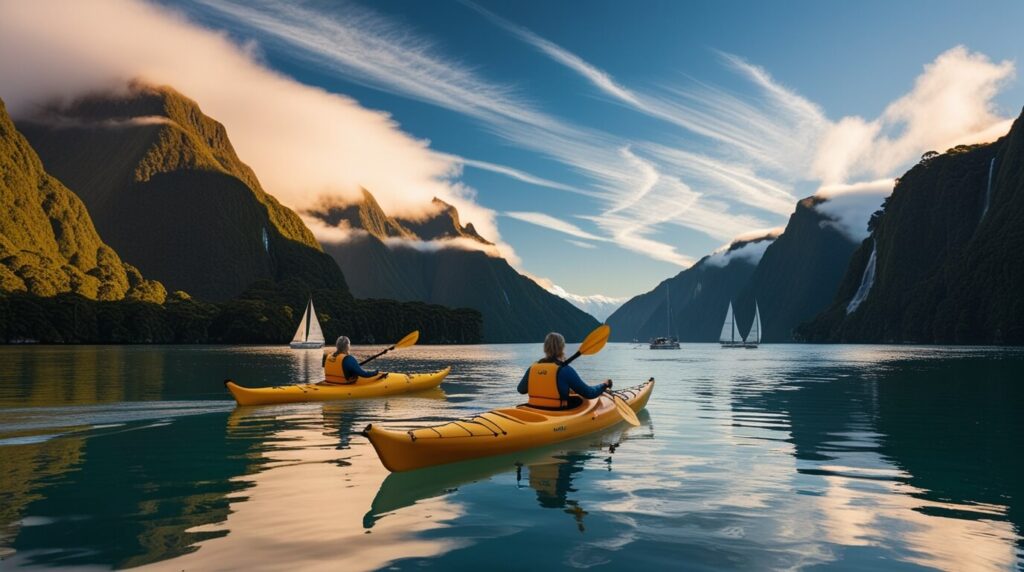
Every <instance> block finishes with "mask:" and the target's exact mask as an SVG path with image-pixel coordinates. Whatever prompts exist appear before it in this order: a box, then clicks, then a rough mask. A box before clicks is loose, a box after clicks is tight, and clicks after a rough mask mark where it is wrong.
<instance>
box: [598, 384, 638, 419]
mask: <svg viewBox="0 0 1024 572" xmlns="http://www.w3.org/2000/svg"><path fill="white" fill-rule="evenodd" d="M604 395H607V396H608V397H609V398H610V399H611V400H612V403H614V404H615V410H616V411H618V412H619V415H621V416H622V419H623V420H624V421H625V422H626V423H629V424H630V425H632V426H633V427H639V426H640V419H638V418H637V416H636V411H633V408H632V407H630V406H629V404H628V403H626V400H625V399H623V398H621V397H619V396H618V394H615V393H612V392H611V391H610V390H609V391H606V392H605V393H604Z"/></svg>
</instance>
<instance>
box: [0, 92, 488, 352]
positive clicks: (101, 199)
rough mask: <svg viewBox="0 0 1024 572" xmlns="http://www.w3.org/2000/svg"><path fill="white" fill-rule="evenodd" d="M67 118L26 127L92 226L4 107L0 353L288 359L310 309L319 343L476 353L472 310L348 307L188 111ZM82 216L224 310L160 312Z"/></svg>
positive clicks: (296, 222)
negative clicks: (165, 348) (39, 346)
mask: <svg viewBox="0 0 1024 572" xmlns="http://www.w3.org/2000/svg"><path fill="white" fill-rule="evenodd" d="M63 111H65V112H73V113H75V114H76V115H75V117H76V118H77V119H78V121H77V122H75V123H72V124H62V127H61V128H54V127H51V126H49V125H47V124H40V123H35V124H33V123H26V124H24V125H26V126H27V128H28V130H29V131H30V132H32V133H33V134H34V137H33V138H34V139H35V141H36V142H37V144H39V145H40V147H41V148H43V149H44V150H45V154H46V156H47V157H48V161H47V165H48V166H49V165H53V166H55V167H56V169H57V170H58V171H59V172H60V173H61V176H62V177H63V178H64V179H65V180H68V181H72V182H74V183H75V184H76V190H77V189H80V190H81V191H82V193H83V195H84V196H86V197H87V201H86V202H87V203H88V206H89V209H90V211H88V212H87V211H86V205H84V204H83V202H82V201H81V200H79V198H78V197H77V196H76V195H75V194H74V193H73V192H71V190H69V189H68V188H67V187H65V186H64V185H63V184H62V183H61V182H60V181H58V180H57V179H56V178H54V177H52V176H50V175H49V174H48V173H47V172H46V171H45V170H44V168H43V164H42V163H41V162H40V159H39V157H38V156H37V155H36V153H35V151H34V150H33V148H32V147H31V146H30V145H29V143H28V142H27V141H26V140H25V138H24V137H22V135H21V134H20V133H19V132H18V131H17V130H16V129H15V127H14V125H13V123H11V121H10V120H9V118H8V117H7V115H6V112H4V110H3V107H2V105H0V167H3V169H2V173H3V181H2V182H3V186H2V188H0V190H2V195H0V198H2V201H3V203H2V206H3V207H4V213H5V214H4V216H3V217H2V218H0V231H2V232H0V340H3V341H6V342H19V341H39V342H47V343H209V342H214V343H242V342H245V343H286V342H287V341H289V340H290V339H291V337H292V335H293V333H294V331H295V327H296V325H297V323H298V321H299V315H300V313H301V311H302V308H304V307H305V304H306V300H307V299H308V296H309V295H311V294H312V295H313V296H314V298H315V300H316V306H317V309H318V314H319V317H320V320H321V323H322V324H323V328H324V333H325V334H326V336H327V337H328V339H333V338H334V337H336V336H338V335H341V334H345V335H348V336H349V337H350V338H352V340H353V341H355V342H356V343H367V342H374V341H378V342H385V341H393V340H396V339H398V338H400V337H402V336H403V335H405V334H406V333H408V332H409V331H411V330H415V329H418V330H420V331H421V332H422V337H421V339H422V340H423V341H424V342H427V343H475V342H479V341H480V339H481V317H480V314H479V313H478V312H476V311H473V310H466V309H456V310H452V309H449V308H445V307H442V306H437V305H428V304H422V303H401V302H395V301H392V300H359V301H357V300H354V299H353V298H352V296H351V294H350V293H349V291H348V288H347V286H346V284H345V280H344V276H343V275H342V273H341V270H340V269H339V268H338V265H337V263H335V262H334V260H332V259H331V257H329V256H327V255H326V254H324V253H323V252H322V251H321V250H320V248H319V245H317V243H316V241H315V240H314V239H313V237H312V234H310V233H309V230H308V229H307V228H306V227H305V225H303V224H302V222H301V220H300V219H299V218H298V216H297V215H295V213H293V212H292V211H290V210H288V209H286V208H285V207H283V206H281V205H279V204H278V203H277V201H276V200H274V199H273V197H271V196H270V195H267V194H266V193H265V192H263V190H262V189H261V188H259V183H258V181H256V178H255V176H254V175H253V174H252V171H251V170H249V168H248V167H246V166H245V165H244V164H242V163H241V162H240V161H239V160H238V158H237V157H236V156H235V155H234V151H233V150H232V148H231V145H230V142H228V140H227V135H226V133H225V132H224V129H223V127H222V126H220V124H218V123H216V122H214V121H213V120H211V119H209V118H207V117H206V116H204V115H202V113H200V112H199V110H198V107H196V106H195V104H194V102H191V101H189V100H187V99H185V98H184V97H182V96H180V95H178V94H176V93H175V92H173V91H171V90H168V89H160V90H153V89H149V88H142V87H136V88H134V91H133V92H132V94H131V95H130V96H128V97H126V98H115V97H92V98H86V99H84V100H81V101H80V102H78V103H77V104H75V105H73V106H72V107H70V108H68V109H66V110H63ZM153 116H157V117H164V118H166V119H167V121H156V122H154V121H152V120H151V118H152V117H153ZM132 117H146V118H149V119H147V120H145V121H139V122H132V121H128V120H127V118H132ZM115 120H116V122H115V123H111V121H115ZM91 212H96V213H98V216H97V218H98V219H99V220H102V221H103V223H104V225H105V227H106V228H107V230H108V231H109V233H110V234H111V235H112V236H114V237H115V239H116V240H117V241H119V242H120V244H121V246H120V248H122V249H123V250H126V251H127V252H128V253H129V254H130V256H131V259H132V260H136V259H138V260H141V261H142V263H144V264H146V265H147V267H148V268H149V270H151V271H152V272H153V273H154V274H156V275H160V276H165V277H167V278H168V282H169V283H172V284H177V285H180V284H189V285H191V286H194V287H195V288H194V290H196V291H199V292H204V293H214V295H213V296H212V298H213V299H215V300H219V301H216V302H213V303H210V302H203V301H198V300H193V299H192V298H191V296H189V295H188V294H185V293H184V292H183V291H178V292H175V293H174V294H172V295H171V296H167V294H166V290H165V289H164V286H163V285H162V284H161V283H159V282H155V281H152V280H146V279H144V278H143V276H142V274H141V273H140V272H139V270H137V269H136V268H134V267H133V266H131V265H128V264H124V263H122V262H121V259H120V258H119V257H118V254H117V253H115V251H114V249H112V248H110V247H108V246H106V245H105V244H104V243H103V242H102V241H101V240H100V237H99V235H98V234H97V232H96V229H95V228H94V227H93V225H92V220H91V217H90V214H91ZM264 232H266V238H265V240H266V243H264V234H263V233H264ZM243 287H244V288H243ZM232 292H233V293H234V294H233V295H232V296H231V297H230V298H227V299H220V298H219V296H221V295H225V294H228V293H232ZM200 297H202V296H200ZM165 298H166V301H165Z"/></svg>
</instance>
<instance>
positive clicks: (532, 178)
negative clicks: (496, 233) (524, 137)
mask: <svg viewBox="0 0 1024 572" xmlns="http://www.w3.org/2000/svg"><path fill="white" fill-rule="evenodd" d="M444 156H445V157H446V158H448V159H450V160H452V161H453V162H455V163H458V164H459V165H464V166H466V167H473V168H475V169H480V170H482V171H490V172H492V173H498V174H500V175H505V176H506V177H510V178H512V179H516V180H517V181H522V182H524V183H529V184H531V185H536V186H538V187H547V188H549V189H558V190H561V191H569V192H572V193H577V194H584V195H591V194H592V193H588V192H586V191H582V190H580V189H577V188H576V187H572V186H569V185H566V184H563V183H559V182H557V181H552V180H550V179H545V178H543V177H538V176H536V175H531V174H530V173H527V172H525V171H522V170H519V169H514V168H512V167H507V166H505V165H499V164H497V163H491V162H488V161H479V160H476V159H466V158H465V157H459V156H458V155H447V154H446V155H444Z"/></svg>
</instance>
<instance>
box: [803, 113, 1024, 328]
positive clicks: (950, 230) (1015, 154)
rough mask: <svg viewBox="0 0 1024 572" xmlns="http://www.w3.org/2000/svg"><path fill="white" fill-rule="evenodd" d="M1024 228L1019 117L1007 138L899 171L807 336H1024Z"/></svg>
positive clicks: (1023, 132) (1023, 143)
mask: <svg viewBox="0 0 1024 572" xmlns="http://www.w3.org/2000/svg"><path fill="white" fill-rule="evenodd" d="M1022 229H1024V119H1021V118H1018V119H1017V121H1016V122H1015V123H1014V125H1013V128H1012V129H1011V130H1010V133H1009V134H1008V135H1007V136H1006V137H1003V138H1002V139H1000V140H999V141H996V142H995V143H991V144H987V145H977V146H971V147H957V148H954V149H951V150H949V151H947V152H946V153H944V154H942V155H937V156H935V155H934V154H926V155H925V157H924V158H923V159H922V161H921V162H920V163H919V164H918V165H917V166H915V167H914V168H912V169H911V170H910V171H908V172H907V173H906V174H905V175H904V176H903V177H901V178H900V179H899V181H898V182H897V184H896V188H895V190H894V191H893V194H892V196H891V197H890V199H889V200H888V201H887V202H886V206H885V208H884V210H883V211H881V212H880V213H878V215H877V216H876V217H875V218H874V219H873V221H872V234H871V236H870V237H869V238H868V239H867V240H865V241H864V243H863V244H862V245H861V246H860V248H859V249H858V250H857V252H856V253H855V254H854V256H853V258H852V260H851V263H850V265H849V267H848V269H847V272H846V275H845V277H844V279H843V282H842V284H841V285H840V287H839V291H838V294H837V295H836V297H835V299H834V302H833V304H832V305H831V306H830V307H829V308H828V309H827V310H826V311H825V312H823V313H822V314H820V315H819V316H818V317H817V318H815V319H814V320H813V321H812V322H810V323H808V324H806V325H805V326H803V327H801V328H800V330H799V333H800V335H801V336H802V337H804V338H806V339H810V340H816V341H853V342H923V343H1014V344H1019V343H1024V298H1022V297H1021V295H1020V292H1021V291H1022V288H1024V257H1022V256H1021V252H1022V249H1024V230H1022ZM872 254H874V256H872ZM872 258H873V259H874V280H873V281H872V280H867V279H866V276H870V275H871V272H870V271H869V270H870V267H871V265H872V264H871V262H872ZM855 299H859V300H860V303H859V304H851V301H853V300H855Z"/></svg>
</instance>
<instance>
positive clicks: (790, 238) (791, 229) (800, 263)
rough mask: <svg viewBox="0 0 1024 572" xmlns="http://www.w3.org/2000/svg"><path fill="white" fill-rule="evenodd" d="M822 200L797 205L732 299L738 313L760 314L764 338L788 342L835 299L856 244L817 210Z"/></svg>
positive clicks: (816, 198) (811, 199) (770, 340)
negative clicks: (782, 229)
mask: <svg viewBox="0 0 1024 572" xmlns="http://www.w3.org/2000/svg"><path fill="white" fill-rule="evenodd" d="M825 201H826V199H822V198H819V197H808V198H806V199H803V200H801V201H800V202H798V203H797V205H796V210H795V211H794V212H793V214H792V215H791V216H790V217H789V222H788V223H787V224H786V229H785V231H784V232H783V233H782V235H781V236H779V238H778V239H777V240H775V242H774V243H772V244H771V245H770V246H769V247H768V248H767V249H766V250H765V252H764V256H763V257H762V258H761V261H760V263H758V265H757V269H756V270H755V271H754V272H753V274H752V275H751V276H750V279H749V280H748V282H747V284H746V285H745V286H744V287H743V288H742V290H741V291H740V293H739V294H738V296H737V299H736V309H737V311H742V312H744V313H750V312H753V310H752V308H753V307H754V302H755V300H756V301H757V304H758V306H759V308H760V310H761V324H762V328H763V329H762V340H763V341H765V342H770V343H771V342H790V341H793V340H794V330H795V329H796V328H797V326H799V325H800V324H801V323H803V322H805V321H807V320H809V319H811V318H813V317H814V316H816V315H817V314H818V313H819V312H821V311H822V310H824V309H825V308H826V307H828V305H829V304H830V303H831V301H832V299H833V298H834V297H835V292H836V289H837V288H838V287H839V283H840V282H841V281H842V279H843V274H844V273H845V272H846V267H847V265H848V264H849V261H850V256H851V255H852V254H853V251H854V250H856V248H857V243H856V242H854V241H853V239H851V238H850V237H849V236H847V235H846V234H845V233H844V232H843V231H842V230H841V229H840V228H839V227H838V226H837V225H836V224H835V221H834V220H832V219H831V218H830V217H829V216H827V215H826V214H824V213H822V212H821V211H820V210H818V207H819V206H820V205H821V204H822V203H824V202H825Z"/></svg>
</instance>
